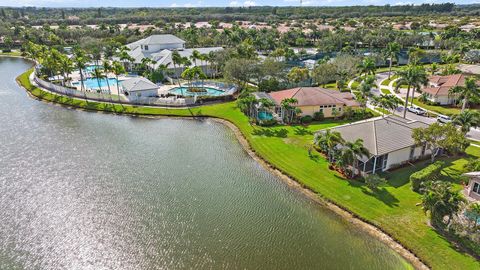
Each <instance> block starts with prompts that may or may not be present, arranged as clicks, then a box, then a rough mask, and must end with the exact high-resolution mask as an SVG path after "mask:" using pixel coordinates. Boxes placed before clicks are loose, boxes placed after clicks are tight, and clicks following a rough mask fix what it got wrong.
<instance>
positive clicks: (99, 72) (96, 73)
mask: <svg viewBox="0 0 480 270" xmlns="http://www.w3.org/2000/svg"><path fill="white" fill-rule="evenodd" d="M92 77H93V78H95V79H97V84H98V90H97V92H98V93H100V92H102V86H101V84H100V81H101V80H102V79H103V78H105V74H103V70H101V69H99V68H95V69H94V70H93V73H92Z"/></svg>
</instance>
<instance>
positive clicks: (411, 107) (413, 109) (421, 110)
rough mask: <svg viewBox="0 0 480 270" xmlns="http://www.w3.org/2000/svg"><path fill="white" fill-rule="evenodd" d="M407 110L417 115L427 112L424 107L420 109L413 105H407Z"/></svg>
mask: <svg viewBox="0 0 480 270" xmlns="http://www.w3.org/2000/svg"><path fill="white" fill-rule="evenodd" d="M408 111H409V112H411V113H414V114H418V115H425V114H427V111H425V110H424V109H422V108H420V107H414V106H410V107H408Z"/></svg>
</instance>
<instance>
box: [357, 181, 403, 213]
mask: <svg viewBox="0 0 480 270" xmlns="http://www.w3.org/2000/svg"><path fill="white" fill-rule="evenodd" d="M348 183H349V185H350V186H351V187H355V188H359V189H360V190H361V191H362V192H363V193H364V194H365V195H368V196H372V197H374V198H375V199H377V200H379V201H381V202H383V203H384V204H385V205H387V206H389V207H397V206H398V203H399V202H400V201H399V200H398V199H397V198H396V197H395V196H393V195H392V194H391V193H390V192H389V191H388V190H387V189H386V188H384V187H379V188H378V189H376V190H370V189H369V188H367V186H366V185H365V184H364V183H362V182H360V181H358V180H348Z"/></svg>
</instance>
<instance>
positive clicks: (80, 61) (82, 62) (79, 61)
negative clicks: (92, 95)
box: [74, 49, 88, 101]
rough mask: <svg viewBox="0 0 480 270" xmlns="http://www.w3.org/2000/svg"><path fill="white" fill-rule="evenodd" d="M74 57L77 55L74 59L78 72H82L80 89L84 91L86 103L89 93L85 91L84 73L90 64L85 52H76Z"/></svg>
mask: <svg viewBox="0 0 480 270" xmlns="http://www.w3.org/2000/svg"><path fill="white" fill-rule="evenodd" d="M74 55H75V58H74V61H75V66H76V67H77V68H78V71H79V72H80V89H81V90H82V91H84V94H85V101H87V92H86V91H85V83H84V78H83V71H84V70H85V66H86V64H87V62H88V57H87V56H86V55H85V52H84V51H83V50H80V49H78V50H76V51H75V53H74Z"/></svg>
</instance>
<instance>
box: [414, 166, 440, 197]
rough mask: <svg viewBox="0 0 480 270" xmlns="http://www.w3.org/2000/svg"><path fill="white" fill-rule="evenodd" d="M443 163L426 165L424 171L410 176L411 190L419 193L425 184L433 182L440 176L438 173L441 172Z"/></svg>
mask: <svg viewBox="0 0 480 270" xmlns="http://www.w3.org/2000/svg"><path fill="white" fill-rule="evenodd" d="M443 165H445V162H443V161H436V162H435V163H433V164H430V165H428V166H427V167H425V168H424V169H422V170H420V171H417V172H415V173H412V175H410V183H411V184H412V190H413V191H416V192H420V191H421V188H422V187H423V186H424V185H425V183H426V182H429V181H434V180H436V179H437V178H438V176H440V171H441V170H442V167H443Z"/></svg>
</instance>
